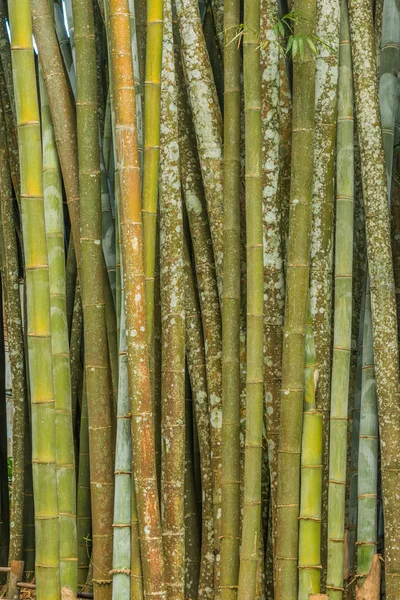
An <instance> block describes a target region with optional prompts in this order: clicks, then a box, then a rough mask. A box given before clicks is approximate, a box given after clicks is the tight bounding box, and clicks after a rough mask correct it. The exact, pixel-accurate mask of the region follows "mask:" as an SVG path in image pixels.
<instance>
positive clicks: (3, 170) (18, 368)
mask: <svg viewBox="0 0 400 600" xmlns="http://www.w3.org/2000/svg"><path fill="white" fill-rule="evenodd" d="M0 214H1V245H2V247H1V255H2V263H3V264H2V280H3V291H4V309H5V317H6V325H7V337H8V346H9V354H10V363H11V375H12V396H13V407H14V415H13V430H12V440H13V441H12V444H13V445H12V457H13V465H12V469H13V471H12V488H11V513H10V549H9V557H8V560H9V562H11V561H12V560H22V559H23V529H24V518H23V517H24V488H25V465H24V463H25V444H27V443H28V440H25V411H26V410H27V406H26V405H27V390H26V373H25V368H26V367H25V357H24V335H23V330H22V315H21V300H20V291H19V281H18V273H19V265H18V247H17V238H16V231H15V222H14V209H13V200H12V183H11V173H10V167H9V164H8V156H7V142H6V132H5V122H4V115H3V111H0Z"/></svg>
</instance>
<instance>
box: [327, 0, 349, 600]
mask: <svg viewBox="0 0 400 600" xmlns="http://www.w3.org/2000/svg"><path fill="white" fill-rule="evenodd" d="M349 33H350V32H349V26H348V16H347V4H346V3H345V2H344V1H342V5H341V31H340V56H339V102H338V115H337V127H338V139H337V177H336V207H337V208H336V233H335V304H334V332H333V363H332V385H331V410H330V441H329V490H328V538H327V542H328V544H327V551H328V562H327V579H326V591H327V593H328V594H329V597H330V598H332V599H334V600H336V599H341V598H342V593H343V590H342V589H341V588H343V576H344V575H343V574H344V553H345V536H344V526H345V521H344V519H345V496H346V464H347V457H346V455H347V453H346V452H345V448H346V446H347V427H348V421H347V419H348V397H349V376H350V352H351V335H352V272H353V222H354V218H353V215H354V152H353V141H354V135H353V85H352V66H351V53H350V39H349V38H350V35H349Z"/></svg>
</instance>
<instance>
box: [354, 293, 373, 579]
mask: <svg viewBox="0 0 400 600" xmlns="http://www.w3.org/2000/svg"><path fill="white" fill-rule="evenodd" d="M359 436H360V437H359V447H358V516H357V585H358V587H360V588H361V587H362V584H363V583H364V581H365V578H366V577H367V575H368V573H369V570H370V568H371V564H372V559H373V558H374V555H375V554H376V547H377V544H376V540H377V529H378V510H377V491H378V407H377V403H376V380H375V365H374V350H373V331H372V315H371V292H370V290H369V289H367V292H366V297H365V317H364V336H363V350H362V383H361V406H360V433H359Z"/></svg>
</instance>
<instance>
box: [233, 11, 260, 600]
mask: <svg viewBox="0 0 400 600" xmlns="http://www.w3.org/2000/svg"><path fill="white" fill-rule="evenodd" d="M244 30H245V34H244V39H243V53H244V54H243V71H244V102H245V105H244V110H245V146H246V162H245V174H246V247H247V346H246V352H247V355H246V358H247V380H246V389H247V405H246V441H245V467H244V499H243V526H242V545H241V554H240V568H239V587H238V599H239V600H252V599H253V598H254V596H255V593H256V582H257V560H258V552H259V537H260V531H261V463H262V432H263V412H264V411H263V404H264V402H263V400H264V398H263V369H264V358H263V306H264V268H263V230H262V186H261V69H260V41H259V36H260V0H246V1H245V7H244Z"/></svg>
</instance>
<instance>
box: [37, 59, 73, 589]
mask: <svg viewBox="0 0 400 600" xmlns="http://www.w3.org/2000/svg"><path fill="white" fill-rule="evenodd" d="M39 87H40V101H41V117H42V137H43V196H44V210H45V219H46V237H47V255H48V261H49V282H50V317H51V350H52V356H53V385H54V395H55V410H56V459H57V494H58V510H59V514H60V582H61V586H68V587H69V588H70V589H71V590H72V591H73V592H74V593H76V591H77V585H78V570H77V567H78V556H77V553H78V546H77V533H76V485H75V457H74V439H73V430H72V406H71V373H70V355H69V335H68V323H67V310H66V279H65V253H64V214H63V203H62V180H61V172H60V163H59V161H58V156H57V150H56V143H55V139H54V130H53V124H52V121H51V116H50V108H49V103H48V98H47V94H46V90H45V88H44V82H43V77H42V72H41V70H40V71H39Z"/></svg>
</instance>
